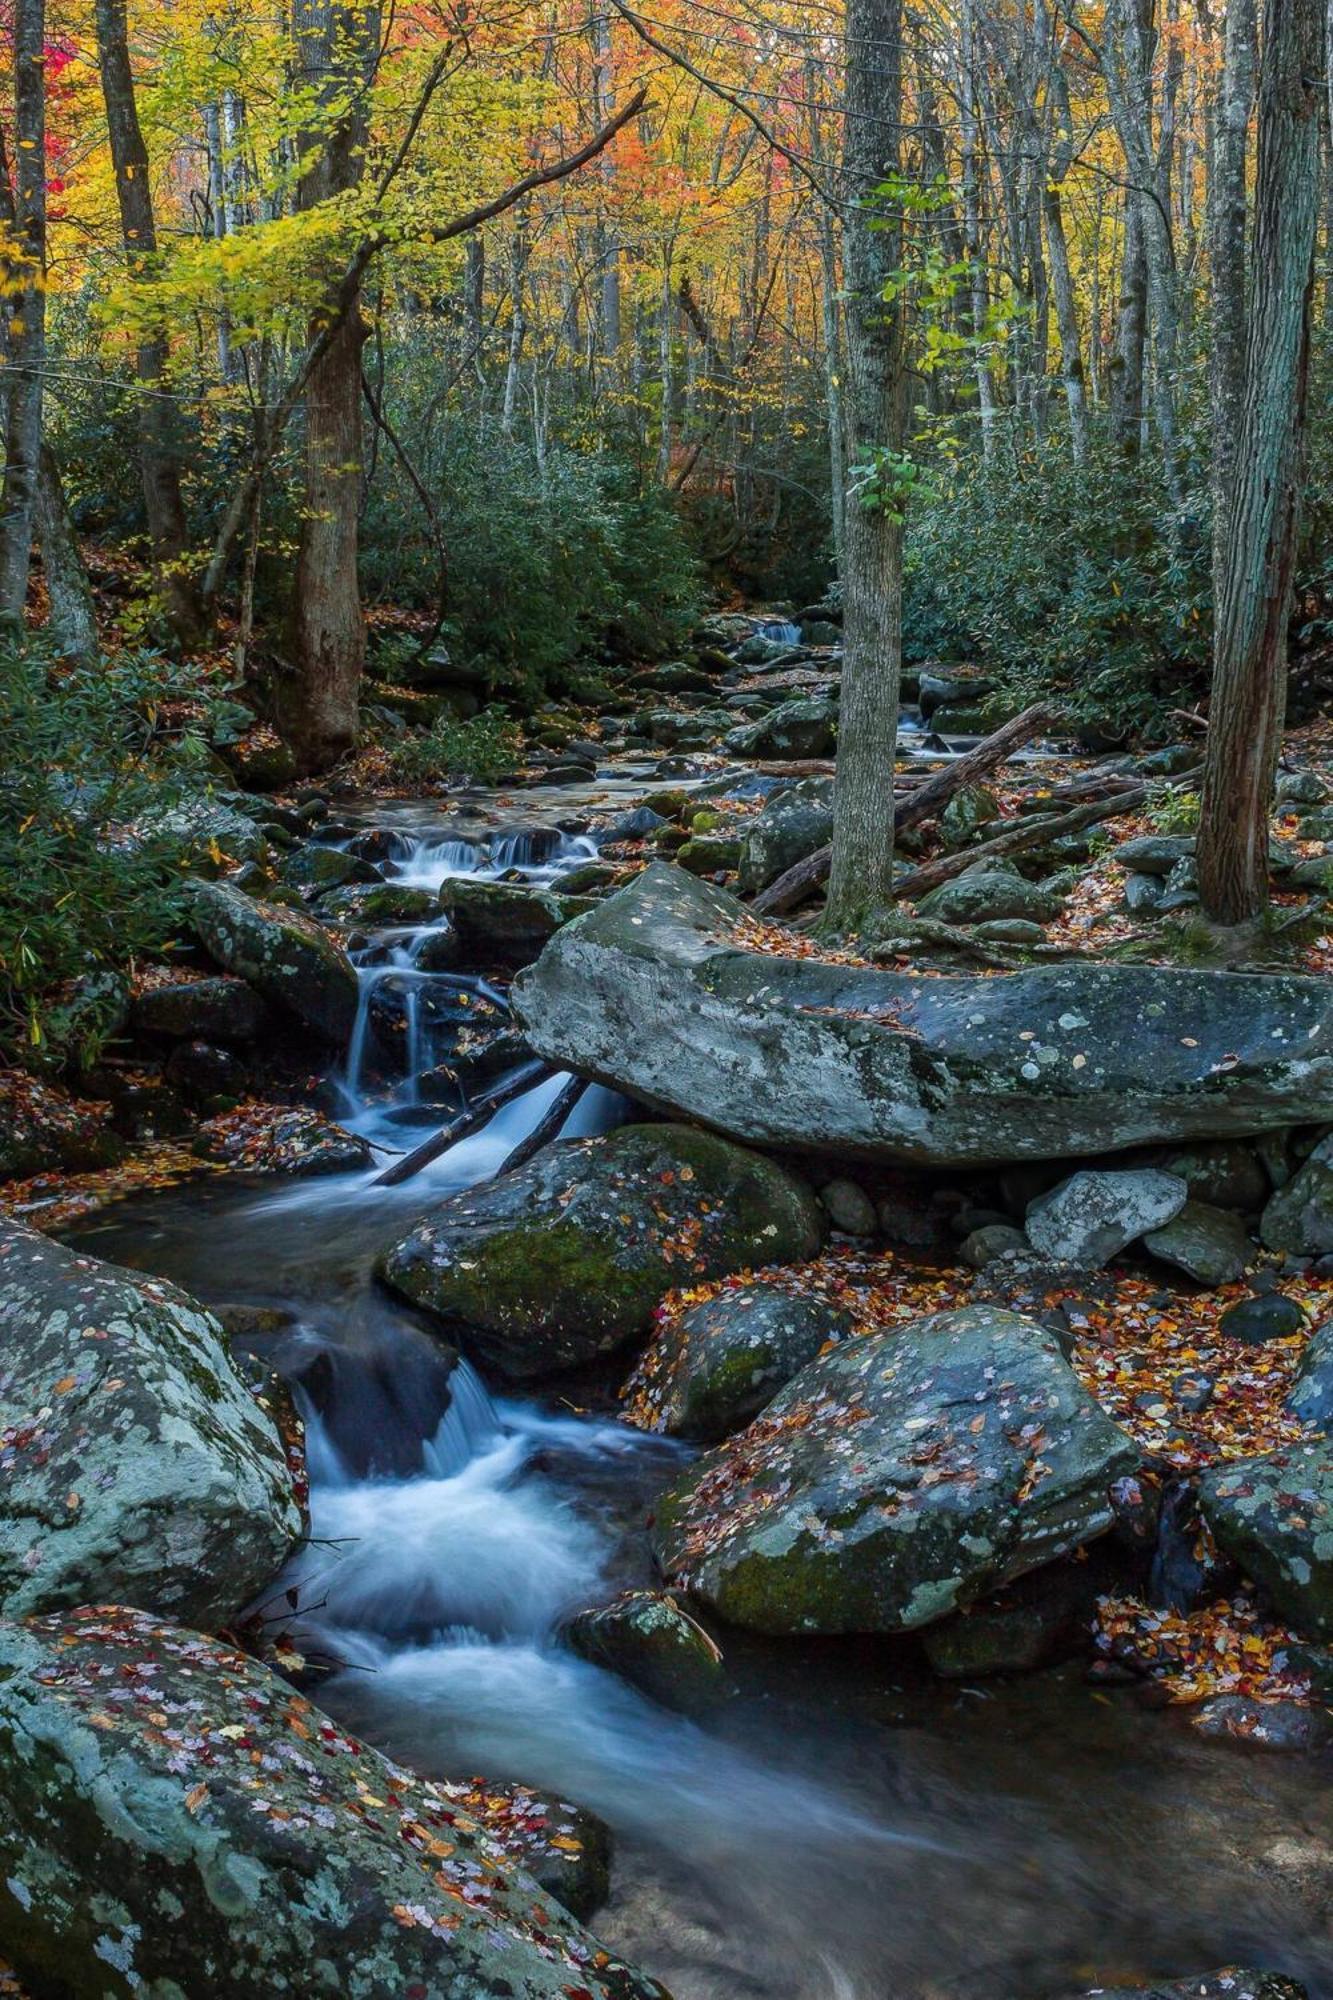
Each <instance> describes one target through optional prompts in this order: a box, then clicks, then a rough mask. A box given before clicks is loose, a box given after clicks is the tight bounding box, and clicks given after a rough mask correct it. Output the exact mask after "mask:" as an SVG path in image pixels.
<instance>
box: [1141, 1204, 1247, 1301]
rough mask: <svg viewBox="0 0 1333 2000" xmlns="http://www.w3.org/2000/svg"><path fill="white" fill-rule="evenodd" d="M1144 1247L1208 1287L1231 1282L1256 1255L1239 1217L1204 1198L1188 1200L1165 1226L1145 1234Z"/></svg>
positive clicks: (1239, 1275)
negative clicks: (1203, 1199)
mask: <svg viewBox="0 0 1333 2000" xmlns="http://www.w3.org/2000/svg"><path fill="white" fill-rule="evenodd" d="M1143 1247H1144V1249H1145V1250H1151V1251H1152V1254H1153V1256H1154V1257H1160V1258H1161V1259H1162V1261H1163V1263H1165V1264H1174V1265H1175V1267H1176V1269H1177V1270H1180V1271H1184V1273H1185V1274H1186V1276H1187V1277H1190V1278H1193V1279H1194V1280H1195V1282H1196V1283H1197V1284H1200V1285H1208V1286H1211V1287H1216V1286H1218V1285H1232V1284H1234V1283H1235V1282H1236V1280H1237V1278H1241V1277H1243V1276H1244V1275H1245V1272H1246V1271H1247V1270H1248V1269H1249V1267H1250V1265H1251V1264H1252V1263H1253V1262H1254V1260H1255V1258H1256V1257H1257V1256H1258V1254H1259V1246H1258V1244H1257V1243H1255V1242H1254V1241H1253V1239H1252V1238H1251V1236H1250V1233H1249V1231H1248V1230H1247V1229H1246V1227H1245V1224H1244V1223H1243V1222H1242V1221H1241V1219H1240V1217H1239V1216H1238V1215H1233V1214H1232V1213H1231V1211H1230V1210H1229V1209H1225V1208H1213V1207H1211V1206H1210V1205H1209V1204H1208V1203H1207V1202H1206V1201H1187V1202H1186V1203H1185V1206H1184V1207H1183V1208H1182V1209H1181V1210H1180V1213H1179V1214H1178V1215H1175V1216H1173V1217H1172V1219H1171V1221H1170V1222H1168V1223H1167V1224H1166V1226H1165V1228H1163V1229H1154V1230H1152V1231H1151V1232H1150V1233H1149V1234H1148V1235H1147V1236H1145V1237H1144V1239H1143Z"/></svg>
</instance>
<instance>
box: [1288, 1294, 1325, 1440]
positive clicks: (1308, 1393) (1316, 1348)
mask: <svg viewBox="0 0 1333 2000" xmlns="http://www.w3.org/2000/svg"><path fill="white" fill-rule="evenodd" d="M1287 1408H1288V1409H1289V1410H1290V1411H1291V1413H1292V1415H1293V1416H1296V1417H1299V1418H1300V1420H1301V1422H1302V1423H1305V1424H1309V1425H1310V1426H1311V1427H1312V1428H1313V1429H1314V1430H1318V1431H1326V1430H1333V1320H1325V1321H1324V1324H1323V1325H1322V1326H1317V1327H1316V1328H1315V1330H1314V1332H1313V1333H1312V1334H1311V1335H1310V1340H1309V1345H1308V1346H1307V1347H1306V1350H1305V1352H1304V1354H1303V1355H1302V1356H1301V1365H1300V1367H1299V1368H1298V1369H1297V1370H1296V1379H1295V1381H1294V1382H1293V1383H1292V1385H1291V1388H1290V1390H1289V1392H1288V1395H1287Z"/></svg>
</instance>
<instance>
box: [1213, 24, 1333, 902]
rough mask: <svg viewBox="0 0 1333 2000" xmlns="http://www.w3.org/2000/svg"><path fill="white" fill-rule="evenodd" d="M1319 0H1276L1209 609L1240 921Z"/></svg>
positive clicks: (1259, 783) (1225, 881)
mask: <svg viewBox="0 0 1333 2000" xmlns="http://www.w3.org/2000/svg"><path fill="white" fill-rule="evenodd" d="M1324 40H1325V36H1324V0H1269V4H1268V7H1267V11H1266V19H1265V32H1264V48H1263V57H1262V62H1261V65H1260V72H1259V116H1258V171H1257V175H1256V181H1255V216H1254V236H1253V266H1254V269H1253V280H1252V286H1251V298H1250V315H1249V325H1248V328H1247V330H1246V343H1245V384H1244V394H1243V396H1242V399H1241V412H1240V426H1239V430H1238V433H1237V436H1236V439H1235V446H1234V450H1233V452H1232V455H1231V462H1232V467H1233V474H1232V491H1231V500H1230V505H1229V506H1228V508H1227V510H1226V523H1225V539H1224V543H1223V548H1222V557H1221V561H1220V563H1219V565H1218V570H1219V576H1220V579H1221V584H1222V591H1221V595H1220V597H1219V599H1218V602H1217V605H1216V607H1215V612H1214V641H1213V692H1212V701H1211V704H1210V707H1209V721H1208V742H1207V750H1206V754H1205V761H1204V773H1203V787H1202V802H1201V816H1200V823H1199V841H1198V863H1199V893H1200V897H1201V900H1202V902H1203V907H1204V909H1205V911H1206V912H1207V914H1208V915H1209V916H1210V917H1212V918H1213V919H1214V920H1215V921H1216V922H1218V923H1224V924H1236V923H1242V922H1245V921H1246V920H1247V919H1250V918H1252V917H1255V916H1257V915H1259V913H1260V912H1261V911H1262V910H1263V908H1264V907H1265V905H1266V903H1267V899H1268V813H1269V806H1270V801H1271V796H1272V788H1273V773H1274V769H1275V767H1276V763H1277V757H1278V752H1279V749H1280V748H1281V741H1282V723H1283V716H1284V707H1285V695H1286V641H1287V621H1288V618H1289V616H1290V612H1291V595H1292V576H1293V571H1294V568H1295V562H1296V538H1297V530H1298V526H1299V514H1300V499H1301V487H1302V480H1303V473H1304V446H1305V428H1306V403H1307V397H1308V389H1309V365H1310V301H1311V294H1312V291H1313V287H1314V250H1315V238H1316V233H1317V227H1318V216H1319V109H1320V96H1321V92H1322V87H1323V74H1324Z"/></svg>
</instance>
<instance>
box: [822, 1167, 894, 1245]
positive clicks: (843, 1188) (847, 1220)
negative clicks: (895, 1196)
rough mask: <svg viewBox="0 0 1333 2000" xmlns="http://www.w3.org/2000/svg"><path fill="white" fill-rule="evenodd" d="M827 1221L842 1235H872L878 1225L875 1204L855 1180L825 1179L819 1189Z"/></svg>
mask: <svg viewBox="0 0 1333 2000" xmlns="http://www.w3.org/2000/svg"><path fill="white" fill-rule="evenodd" d="M819 1199H820V1200H821V1201H822V1202H823V1204H824V1208H825V1211H826V1213H827V1215H828V1219H829V1221H830V1222H831V1223H832V1224H833V1227H834V1228H835V1229H840V1230H841V1231H842V1233H843V1235H844V1236H873V1235H874V1233H875V1231H876V1229H877V1228H878V1227H879V1217H878V1216H877V1214H876V1213H875V1204H874V1202H873V1201H872V1200H871V1199H870V1196H869V1195H868V1194H867V1193H866V1191H865V1189H864V1188H862V1187H858V1186H857V1184H856V1182H855V1181H849V1180H847V1179H845V1178H840V1179H838V1180H835V1181H827V1182H825V1184H824V1186H823V1187H822V1188H821V1189H820V1190H819Z"/></svg>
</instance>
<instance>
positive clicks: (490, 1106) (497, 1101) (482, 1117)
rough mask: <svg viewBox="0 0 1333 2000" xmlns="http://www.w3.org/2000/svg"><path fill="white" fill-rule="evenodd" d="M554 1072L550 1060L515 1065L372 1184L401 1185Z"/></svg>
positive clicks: (380, 1185)
mask: <svg viewBox="0 0 1333 2000" xmlns="http://www.w3.org/2000/svg"><path fill="white" fill-rule="evenodd" d="M554 1074H555V1072H554V1070H553V1069H552V1068H551V1065H550V1064H549V1063H545V1062H541V1061H534V1062H530V1063H524V1065H523V1067H522V1069H516V1070H515V1071H514V1072H513V1074H512V1075H510V1076H507V1077H505V1078H504V1079H503V1081H502V1082H500V1083H497V1084H496V1085H495V1087H494V1089H492V1090H488V1091H486V1092H485V1094H484V1095H483V1096H481V1097H479V1098H478V1099H477V1101H476V1103H475V1104H473V1105H471V1106H470V1108H469V1109H468V1110H466V1111H460V1112H459V1114H458V1116H457V1117H456V1118H451V1119H450V1121H449V1123H448V1124H447V1125H442V1126H441V1127H440V1129H439V1131H438V1132H433V1133H432V1134H431V1136H430V1138H429V1139H424V1140H423V1141H422V1143H421V1144H420V1145H419V1146H417V1147H415V1148H414V1150H413V1151H412V1152H410V1153H409V1154H408V1155H407V1157H406V1158H405V1159H402V1160H395V1161H394V1163H393V1165H392V1166H391V1167H386V1168H385V1170H384V1172H383V1173H382V1174H377V1175H376V1176H375V1179H374V1180H373V1181H372V1182H371V1183H370V1185H371V1186H372V1187H400V1186H401V1185H402V1183H403V1182H404V1181H410V1180H411V1179H412V1177H413V1176H414V1175H415V1174H419V1173H420V1172H421V1169H422V1168H423V1167H428V1166H429V1165H430V1163H431V1161H432V1160H438V1159H439V1157H440V1154H441V1153H447V1152H448V1150H449V1148H450V1147H451V1146H456V1145H457V1144H458V1142H459V1140H460V1139H470V1138H471V1136H472V1134H473V1133H474V1132H476V1131H479V1130H480V1128H481V1127H482V1126H483V1125H484V1124H485V1123H486V1121H487V1119H488V1118H490V1117H491V1116H492V1114H493V1113H494V1112H496V1111H499V1110H500V1108H501V1106H502V1105H505V1104H512V1102H513V1100H514V1099H515V1098H516V1097H521V1096H522V1095H523V1093H524V1091H525V1090H532V1089H533V1088H535V1086H536V1085H537V1084H539V1083H544V1082H545V1080H546V1078H547V1077H548V1076H553V1075H554Z"/></svg>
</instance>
